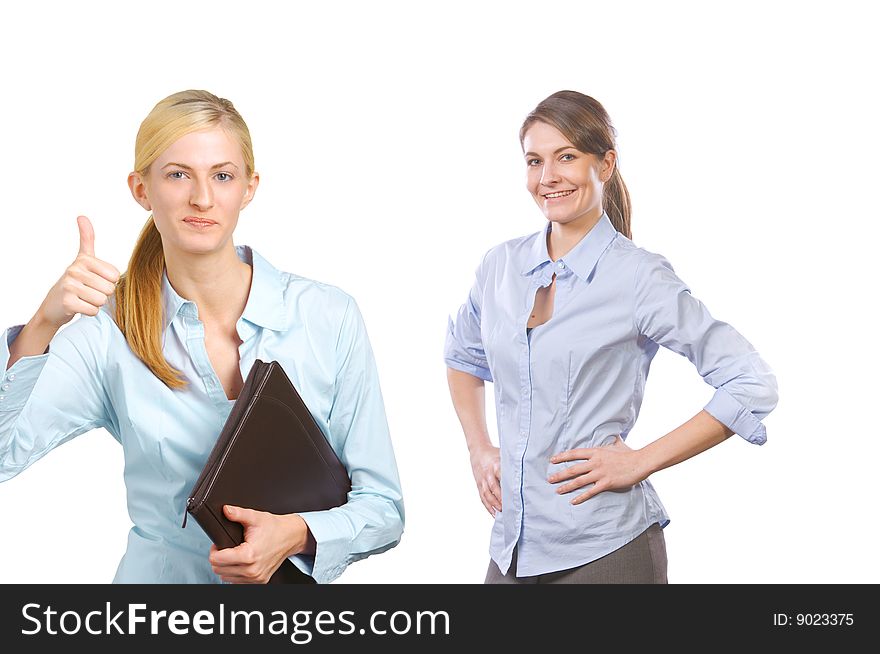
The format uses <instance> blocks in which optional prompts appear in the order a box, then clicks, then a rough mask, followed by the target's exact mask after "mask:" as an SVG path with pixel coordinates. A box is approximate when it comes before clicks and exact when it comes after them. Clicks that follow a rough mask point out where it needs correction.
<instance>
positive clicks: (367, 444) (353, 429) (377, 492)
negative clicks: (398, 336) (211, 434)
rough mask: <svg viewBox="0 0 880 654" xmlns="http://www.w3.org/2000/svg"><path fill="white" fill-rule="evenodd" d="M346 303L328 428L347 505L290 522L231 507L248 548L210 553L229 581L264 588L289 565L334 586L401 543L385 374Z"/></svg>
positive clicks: (286, 518) (401, 512)
mask: <svg viewBox="0 0 880 654" xmlns="http://www.w3.org/2000/svg"><path fill="white" fill-rule="evenodd" d="M346 301H347V304H346V305H345V307H344V310H343V311H342V319H341V324H340V327H339V332H338V335H337V334H333V335H329V334H328V336H329V338H330V339H332V340H331V342H335V348H336V376H335V379H336V383H335V389H334V394H333V403H332V406H331V409H330V416H329V420H328V422H329V428H330V432H331V433H330V434H329V436H330V441H331V443H333V444H334V448H335V449H336V453H337V454H338V455H339V459H340V460H341V461H342V463H343V464H344V465H345V467H346V469H347V470H348V473H349V475H350V477H351V492H349V494H348V501H347V502H346V503H345V504H343V505H342V506H338V507H336V508H333V509H330V510H327V511H308V512H303V513H299V514H288V515H273V514H270V513H265V512H262V511H252V510H250V509H244V508H241V507H225V509H224V510H225V511H226V515H227V517H229V519H230V520H233V521H235V522H240V523H241V524H242V525H243V526H244V528H245V542H244V543H242V544H241V545H239V546H238V547H235V548H229V549H225V550H217V549H216V547H214V546H212V547H211V553H210V557H209V558H210V561H211V564H212V566H213V568H214V571H215V572H216V573H217V574H218V575H220V577H221V578H222V579H223V580H224V581H230V582H234V583H265V582H266V581H267V580H268V579H269V577H270V576H271V575H272V573H273V572H275V570H277V569H278V567H279V566H280V565H281V563H282V562H283V561H284V559H285V558H290V559H291V561H292V562H293V563H294V565H296V566H297V567H298V568H300V569H301V570H303V571H304V572H306V573H307V574H309V575H311V576H312V577H313V578H314V579H315V580H316V581H317V582H318V583H329V582H331V581H333V580H334V579H336V578H337V577H338V576H339V575H340V574H342V572H343V571H344V570H345V568H346V567H347V566H348V564H350V563H352V562H354V561H357V560H358V559H363V558H366V557H367V556H369V555H371V554H378V553H379V552H384V551H385V550H388V549H391V548H392V547H394V546H395V545H397V543H398V542H399V541H400V537H401V534H402V533H403V524H404V510H403V497H402V493H401V488H400V479H399V476H398V472H397V463H396V462H395V458H394V450H393V449H392V446H391V436H390V434H389V433H388V421H387V419H386V417H385V405H384V403H383V401H382V393H381V390H380V388H379V373H378V371H377V369H376V362H375V360H374V358H373V350H372V348H371V347H370V342H369V339H368V338H367V331H366V328H365V326H364V323H363V319H362V318H361V314H360V311H359V310H358V308H357V305H356V304H355V302H354V300H353V299H351V298H350V297H347V300H346ZM327 310H329V309H327ZM331 347H332V346H331Z"/></svg>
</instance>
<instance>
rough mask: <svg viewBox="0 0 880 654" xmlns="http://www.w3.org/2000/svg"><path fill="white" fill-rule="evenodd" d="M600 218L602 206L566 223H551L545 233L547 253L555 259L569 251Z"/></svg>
mask: <svg viewBox="0 0 880 654" xmlns="http://www.w3.org/2000/svg"><path fill="white" fill-rule="evenodd" d="M600 218H602V208H601V207H599V209H598V210H597V211H591V212H590V213H589V214H587V215H585V216H582V217H580V218H578V219H577V220H573V221H571V222H568V223H553V224H552V225H551V227H550V232H549V233H548V234H547V253H548V254H549V255H550V259H552V260H553V261H556V260H557V259H560V258H562V257H564V256H565V255H566V254H568V253H569V252H571V250H572V249H573V248H574V246H575V245H577V244H578V243H580V242H581V240H583V238H584V237H585V236H586V235H587V234H588V233H589V232H590V230H591V229H593V227H595V226H596V224H597V223H598V222H599V219H600Z"/></svg>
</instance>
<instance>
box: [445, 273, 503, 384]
mask: <svg viewBox="0 0 880 654" xmlns="http://www.w3.org/2000/svg"><path fill="white" fill-rule="evenodd" d="M483 263H485V257H484V258H483ZM483 263H481V265H480V267H479V268H477V272H476V281H475V282H474V285H473V287H472V288H471V290H470V293H469V294H468V298H467V300H466V301H465V303H464V304H462V305H461V308H460V309H459V310H458V314H457V315H456V318H455V320H453V319H452V318H451V317H450V318H449V324H448V325H447V331H446V346H445V347H444V352H443V358H444V360H445V361H446V365H447V366H449V367H450V368H454V369H455V370H460V371H461V372H466V373H468V374H470V375H473V376H474V377H479V378H480V379H482V380H483V381H487V382H491V381H492V373H491V371H490V370H489V363H488V361H487V359H486V351H485V350H484V349H483V340H482V336H481V331H480V311H481V306H482V298H483V292H482V288H483V279H482V277H483V275H482V274H481V270H482V268H483Z"/></svg>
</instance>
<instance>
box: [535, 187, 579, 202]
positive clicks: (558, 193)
mask: <svg viewBox="0 0 880 654" xmlns="http://www.w3.org/2000/svg"><path fill="white" fill-rule="evenodd" d="M572 193H574V189H569V190H567V191H553V192H552V193H545V194H544V195H543V196H542V197H543V198H544V199H545V200H556V199H558V198H566V197H568V196H569V195H571V194H572Z"/></svg>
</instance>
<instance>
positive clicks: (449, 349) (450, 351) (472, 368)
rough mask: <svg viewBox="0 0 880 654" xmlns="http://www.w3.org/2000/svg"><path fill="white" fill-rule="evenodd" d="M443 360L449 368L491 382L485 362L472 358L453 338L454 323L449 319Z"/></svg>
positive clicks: (490, 375) (490, 374)
mask: <svg viewBox="0 0 880 654" xmlns="http://www.w3.org/2000/svg"><path fill="white" fill-rule="evenodd" d="M443 358H444V360H445V361H446V365H447V366H449V367H450V368H455V369H456V370H460V371H461V372H466V373H468V374H469V375H473V376H474V377H479V378H480V379H482V380H483V381H487V382H492V373H491V371H490V370H489V369H488V368H487V367H486V366H485V365H484V364H485V360H483V359H478V358H477V357H474V356H472V355H471V354H470V353H469V352H468V351H467V348H466V347H464V346H463V345H461V344H460V343H459V342H458V339H456V337H455V323H453V322H452V319H451V318H450V319H449V327H448V328H447V331H446V346H445V348H444V357H443Z"/></svg>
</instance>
